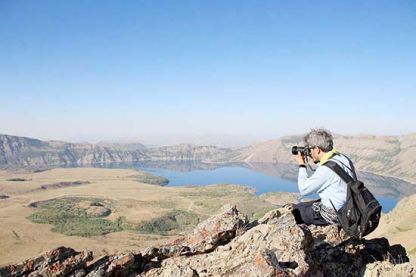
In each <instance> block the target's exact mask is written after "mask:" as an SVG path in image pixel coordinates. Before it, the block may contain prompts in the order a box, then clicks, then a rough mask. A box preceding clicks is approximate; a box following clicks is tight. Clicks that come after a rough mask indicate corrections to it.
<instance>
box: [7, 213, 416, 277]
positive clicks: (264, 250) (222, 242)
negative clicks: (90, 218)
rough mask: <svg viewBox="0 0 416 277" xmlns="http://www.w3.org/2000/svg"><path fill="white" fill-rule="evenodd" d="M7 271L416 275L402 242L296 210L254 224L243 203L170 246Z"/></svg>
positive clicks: (54, 254) (70, 257)
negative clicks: (299, 220)
mask: <svg viewBox="0 0 416 277" xmlns="http://www.w3.org/2000/svg"><path fill="white" fill-rule="evenodd" d="M0 275H1V276H80V277H81V276H143V277H145V276H146V277H150V276H414V275H415V269H414V268H413V266H412V265H411V264H410V263H409V262H408V258H407V255H406V251H405V249H404V248H403V247H402V246H401V245H389V242H388V241H387V239H385V238H377V239H372V240H361V241H358V240H353V239H349V238H348V237H347V236H346V235H345V233H343V232H342V231H340V230H339V229H338V227H337V226H334V225H332V226H326V227H317V226H309V227H308V226H305V225H297V224H296V222H295V220H294V217H293V216H292V214H291V212H290V210H289V209H288V208H280V209H277V210H273V211H271V212H269V213H268V214H266V215H265V216H264V217H263V218H261V219H260V220H258V221H257V222H251V223H249V222H248V221H247V218H246V217H245V216H244V215H242V214H241V213H240V212H239V211H238V210H237V209H236V208H235V207H231V206H228V207H224V208H223V210H222V211H221V213H219V214H218V215H216V216H214V217H211V218H209V219H208V220H207V221H204V222H202V223H201V224H200V225H198V226H197V227H196V229H195V230H194V231H193V232H192V233H190V234H188V235H186V236H184V237H183V238H181V239H179V240H176V241H174V242H172V243H171V244H168V245H163V246H160V247H151V248H147V249H143V250H141V251H138V252H132V253H125V254H120V255H109V256H104V257H100V258H98V259H96V260H95V261H92V253H91V252H89V251H82V252H77V251H75V250H73V249H71V248H66V247H60V248H57V249H54V250H53V251H50V252H47V253H46V254H45V255H42V256H40V257H37V258H35V259H29V260H27V261H25V262H23V263H21V264H17V265H11V266H8V267H4V268H1V269H0Z"/></svg>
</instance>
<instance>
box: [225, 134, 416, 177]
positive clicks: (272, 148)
mask: <svg viewBox="0 0 416 277" xmlns="http://www.w3.org/2000/svg"><path fill="white" fill-rule="evenodd" d="M334 141H335V148H336V149H338V150H339V151H340V152H342V153H345V154H346V155H348V156H349V157H350V158H351V159H352V160H353V161H354V163H355V166H356V168H357V169H359V170H362V171H368V172H372V173H376V174H379V175H387V176H394V177H398V178H402V179H406V180H408V181H410V182H413V183H415V182H416V170H415V168H416V134H410V135H404V136H371V135H360V136H341V135H336V136H335V137H334ZM293 145H302V136H290V137H284V138H281V139H275V140H269V141H265V142H262V143H258V144H255V145H252V146H250V147H246V148H242V149H239V150H237V151H235V153H234V157H233V159H232V160H233V161H245V162H274V163H288V162H289V163H293V161H294V158H293V156H292V154H291V152H290V149H291V147H292V146H293Z"/></svg>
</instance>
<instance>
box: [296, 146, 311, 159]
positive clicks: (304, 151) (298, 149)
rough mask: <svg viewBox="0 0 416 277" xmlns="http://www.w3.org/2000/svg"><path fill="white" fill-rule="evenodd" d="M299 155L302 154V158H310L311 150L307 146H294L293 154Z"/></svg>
mask: <svg viewBox="0 0 416 277" xmlns="http://www.w3.org/2000/svg"><path fill="white" fill-rule="evenodd" d="M298 153H301V155H302V156H305V157H308V156H309V157H310V156H311V150H310V149H309V147H308V146H307V145H305V146H297V145H295V146H292V154H293V155H297V154H298Z"/></svg>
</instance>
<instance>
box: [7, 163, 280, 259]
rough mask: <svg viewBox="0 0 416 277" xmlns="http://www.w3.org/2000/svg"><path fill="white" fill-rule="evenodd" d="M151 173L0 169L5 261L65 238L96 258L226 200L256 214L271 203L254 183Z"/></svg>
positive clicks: (183, 226)
mask: <svg viewBox="0 0 416 277" xmlns="http://www.w3.org/2000/svg"><path fill="white" fill-rule="evenodd" d="M150 177H151V176H149V175H148V174H147V173H144V172H137V171H135V170H124V169H96V168H74V169H62V168H59V169H53V170H48V171H41V172H24V171H0V194H1V195H3V196H8V198H6V197H3V198H2V199H0V225H1V228H0V265H6V264H9V263H15V262H20V261H22V260H24V259H26V258H29V257H33V256H36V255H38V254H39V253H41V252H44V251H46V250H49V249H52V248H54V247H57V246H61V245H65V246H70V247H73V248H75V249H90V250H92V251H94V253H95V255H96V257H98V256H99V255H102V254H108V253H117V252H123V251H126V250H139V249H141V248H145V247H147V246H150V245H158V244H161V243H164V242H167V241H171V240H172V239H173V238H175V237H177V236H178V235H180V233H181V232H184V231H186V230H188V229H191V228H192V227H193V226H195V225H196V224H197V223H198V222H199V221H201V220H203V219H205V218H207V217H209V216H210V215H212V214H214V213H215V212H216V211H217V209H218V208H220V207H221V206H222V205H224V204H226V203H234V204H236V205H237V206H238V208H239V209H241V210H242V211H244V212H245V213H246V214H248V215H249V216H251V217H253V218H258V217H259V216H261V215H262V214H264V213H265V212H266V211H268V210H269V209H271V208H273V205H272V204H270V203H269V202H267V201H264V200H262V199H260V198H258V197H256V196H255V195H254V190H253V189H251V188H249V187H244V186H237V185H210V186H204V187H164V186H158V185H154V184H153V185H151V184H145V183H143V180H149V178H150ZM16 180H19V181H16ZM150 180H153V181H154V180H159V179H158V178H150ZM59 184H60V185H59ZM62 184H65V185H62ZM71 184H72V185H71Z"/></svg>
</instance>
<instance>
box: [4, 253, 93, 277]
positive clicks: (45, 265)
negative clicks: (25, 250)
mask: <svg viewBox="0 0 416 277" xmlns="http://www.w3.org/2000/svg"><path fill="white" fill-rule="evenodd" d="M91 260H92V252H91V251H87V250H84V251H82V252H77V251H75V250H74V249H72V248H67V247H58V248H55V249H53V250H51V251H48V252H46V253H45V254H44V255H42V256H39V257H36V258H33V259H28V260H26V261H24V262H23V263H20V264H17V265H10V266H8V267H4V268H0V276H2V277H6V276H26V275H27V276H66V275H68V274H70V273H72V272H74V271H76V270H79V269H82V268H84V267H86V264H87V262H88V261H91Z"/></svg>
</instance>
